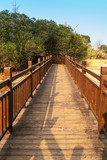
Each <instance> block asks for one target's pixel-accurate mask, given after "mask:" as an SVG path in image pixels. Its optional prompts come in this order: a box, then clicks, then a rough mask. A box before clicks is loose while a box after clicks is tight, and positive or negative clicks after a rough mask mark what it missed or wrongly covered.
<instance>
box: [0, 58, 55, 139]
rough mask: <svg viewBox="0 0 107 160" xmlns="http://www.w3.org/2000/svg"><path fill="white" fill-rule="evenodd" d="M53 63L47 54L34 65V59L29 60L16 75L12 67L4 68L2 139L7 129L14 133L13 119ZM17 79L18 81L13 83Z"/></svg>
mask: <svg viewBox="0 0 107 160" xmlns="http://www.w3.org/2000/svg"><path fill="white" fill-rule="evenodd" d="M51 65H52V56H47V57H46V59H45V57H43V61H41V62H40V58H38V63H37V64H35V65H32V61H28V68H27V69H25V70H23V71H21V72H19V73H18V74H16V75H14V76H12V69H11V68H10V67H7V68H4V74H5V79H6V80H4V81H3V82H1V83H0V89H4V91H3V92H2V93H1V94H0V140H1V139H2V137H3V136H4V135H5V133H6V132H7V131H8V132H9V133H12V123H13V121H14V120H15V118H16V117H17V115H18V114H19V112H20V111H21V109H22V108H23V107H24V106H25V104H26V102H27V100H28V99H29V98H30V97H32V94H33V91H34V90H35V88H36V87H37V85H38V84H39V83H40V82H41V80H42V79H43V77H44V76H45V74H46V72H47V71H48V69H49V68H50V66H51ZM21 77H23V78H21ZM19 78H21V79H19ZM15 80H17V81H16V83H15V84H14V83H12V82H13V81H15Z"/></svg>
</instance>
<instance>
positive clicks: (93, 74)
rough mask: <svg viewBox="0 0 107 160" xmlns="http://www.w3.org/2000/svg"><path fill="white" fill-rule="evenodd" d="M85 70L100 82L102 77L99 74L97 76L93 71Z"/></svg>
mask: <svg viewBox="0 0 107 160" xmlns="http://www.w3.org/2000/svg"><path fill="white" fill-rule="evenodd" d="M84 70H85V71H86V72H87V73H89V74H90V75H91V76H93V77H94V78H96V79H97V80H99V81H100V76H99V75H98V74H96V73H95V72H93V71H90V70H89V69H87V68H84Z"/></svg>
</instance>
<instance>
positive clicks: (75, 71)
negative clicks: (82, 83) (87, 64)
mask: <svg viewBox="0 0 107 160" xmlns="http://www.w3.org/2000/svg"><path fill="white" fill-rule="evenodd" d="M76 64H77V58H75V78H74V80H75V83H76V73H77V70H76V67H77V66H76Z"/></svg>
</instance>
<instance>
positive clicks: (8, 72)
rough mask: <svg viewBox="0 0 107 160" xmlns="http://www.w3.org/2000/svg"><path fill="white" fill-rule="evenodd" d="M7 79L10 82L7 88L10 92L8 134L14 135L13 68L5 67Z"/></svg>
mask: <svg viewBox="0 0 107 160" xmlns="http://www.w3.org/2000/svg"><path fill="white" fill-rule="evenodd" d="M4 75H5V79H8V80H9V85H8V86H6V87H5V90H7V91H9V92H10V96H9V104H8V110H7V115H8V117H7V123H8V124H9V126H10V127H9V130H8V133H12V121H13V91H12V68H11V67H5V68H4Z"/></svg>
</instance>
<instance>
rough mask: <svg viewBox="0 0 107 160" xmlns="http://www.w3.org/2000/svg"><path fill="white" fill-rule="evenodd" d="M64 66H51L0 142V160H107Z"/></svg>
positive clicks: (104, 142) (103, 141)
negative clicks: (25, 106) (9, 131)
mask: <svg viewBox="0 0 107 160" xmlns="http://www.w3.org/2000/svg"><path fill="white" fill-rule="evenodd" d="M97 129H98V124H97V121H96V119H95V117H94V115H93V114H92V112H91V111H90V110H88V105H87V103H86V102H85V100H84V99H83V98H81V96H80V92H79V90H78V87H77V86H76V85H75V83H74V81H73V79H72V78H71V76H70V74H69V72H68V70H67V68H66V66H65V65H52V67H51V69H50V70H49V72H48V74H47V76H46V77H45V79H44V80H43V82H42V84H41V85H40V87H39V88H38V89H37V91H36V93H35V94H34V95H33V99H32V100H31V101H30V103H29V104H28V105H27V108H26V109H23V110H22V112H21V113H20V114H19V116H18V117H17V119H16V121H15V122H14V127H13V134H12V135H10V136H8V135H5V137H4V138H3V139H2V141H1V142H0V160H90V159H91V160H107V138H106V137H105V136H104V135H100V136H99V135H98V132H97Z"/></svg>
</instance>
